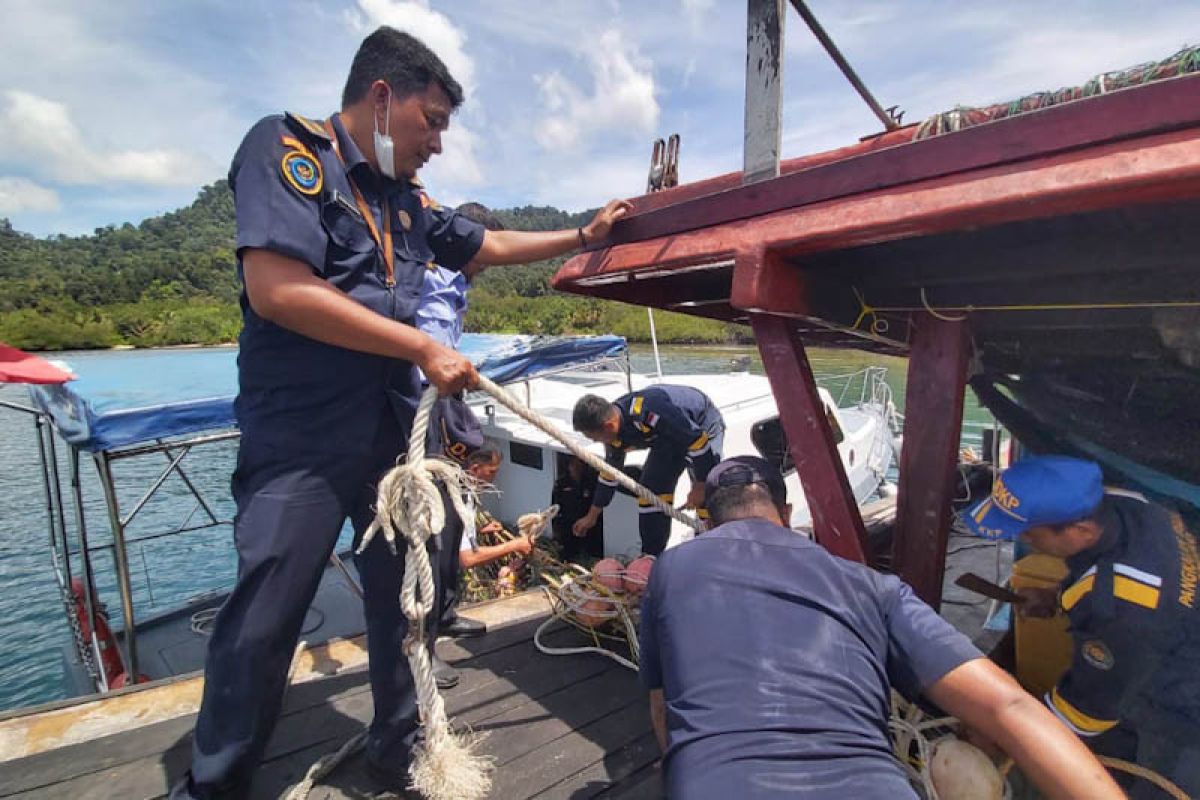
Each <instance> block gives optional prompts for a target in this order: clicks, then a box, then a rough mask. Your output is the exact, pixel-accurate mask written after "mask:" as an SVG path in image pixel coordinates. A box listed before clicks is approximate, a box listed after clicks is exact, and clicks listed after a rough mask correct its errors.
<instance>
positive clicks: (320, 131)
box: [283, 111, 329, 142]
mask: <svg viewBox="0 0 1200 800" xmlns="http://www.w3.org/2000/svg"><path fill="white" fill-rule="evenodd" d="M283 116H284V119H286V120H287V121H288V124H289V125H290V126H291V127H292V128H293V129H294V130H298V132H303V133H306V134H308V135H310V136H315V137H316V138H318V139H321V140H323V141H326V142H328V141H329V134H328V133H326V132H325V127H324V126H323V125H322V124H321V123H320V122H317V121H316V120H311V119H309V118H308V117H302V116H300V115H299V114H294V113H292V112H291V111H287V112H284V115H283Z"/></svg>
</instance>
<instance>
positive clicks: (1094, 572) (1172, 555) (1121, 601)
mask: <svg viewBox="0 0 1200 800" xmlns="http://www.w3.org/2000/svg"><path fill="white" fill-rule="evenodd" d="M965 521H966V523H967V525H968V527H969V528H970V529H971V530H972V532H973V533H975V534H977V535H979V536H984V537H987V538H991V539H1014V538H1017V537H1018V536H1023V537H1024V538H1025V540H1027V541H1028V542H1029V544H1030V545H1031V546H1032V547H1033V548H1034V549H1035V550H1038V551H1040V552H1043V553H1048V554H1050V555H1053V556H1058V557H1059V558H1063V559H1066V563H1067V567H1068V574H1067V577H1066V578H1065V579H1064V581H1063V582H1062V584H1061V587H1060V590H1050V591H1048V592H1047V591H1046V590H1030V589H1025V590H1022V594H1026V595H1027V600H1026V602H1025V603H1024V604H1023V606H1022V613H1026V614H1029V615H1031V616H1040V615H1044V614H1045V615H1048V614H1052V613H1053V612H1054V611H1055V609H1056V607H1057V608H1061V609H1062V610H1063V611H1064V612H1065V613H1066V614H1067V617H1068V618H1069V619H1070V622H1071V638H1072V641H1073V649H1074V652H1073V654H1072V659H1071V666H1070V668H1069V669H1068V670H1067V672H1066V674H1064V675H1063V676H1062V678H1061V679H1060V680H1059V682H1058V685H1057V686H1055V687H1054V688H1053V689H1052V690H1051V691H1050V692H1048V693H1047V694H1046V697H1045V701H1046V704H1047V705H1048V706H1049V707H1050V709H1051V710H1052V711H1053V712H1054V713H1055V714H1057V715H1058V716H1059V718H1060V719H1061V720H1062V721H1063V722H1064V723H1066V724H1067V725H1068V726H1069V727H1070V728H1071V729H1072V730H1074V731H1075V733H1077V734H1078V735H1079V736H1081V737H1082V738H1083V739H1084V741H1085V742H1087V743H1089V744H1090V745H1092V747H1093V749H1094V750H1096V752H1099V753H1102V754H1104V755H1114V756H1117V757H1120V758H1125V759H1127V760H1133V761H1136V762H1137V763H1138V764H1140V765H1142V766H1144V767H1148V768H1150V769H1152V770H1154V771H1155V772H1158V773H1160V774H1161V775H1163V777H1165V778H1167V779H1168V780H1170V781H1172V782H1174V783H1175V784H1177V785H1178V786H1179V787H1180V788H1182V789H1183V790H1184V791H1185V792H1186V793H1187V794H1188V796H1189V797H1200V668H1198V667H1197V665H1200V611H1197V608H1196V606H1197V596H1196V592H1197V580H1200V555H1198V548H1197V543H1196V537H1195V536H1194V535H1193V534H1192V533H1191V532H1190V531H1189V530H1188V529H1187V528H1186V527H1185V526H1184V523H1183V520H1182V519H1181V518H1180V517H1179V516H1178V515H1177V514H1171V513H1169V512H1168V511H1167V510H1166V509H1164V508H1162V507H1160V506H1158V505H1155V504H1153V503H1150V502H1148V501H1147V500H1146V498H1145V497H1143V496H1141V495H1140V494H1137V493H1135V492H1129V491H1125V490H1121V489H1113V488H1107V489H1106V488H1105V486H1104V484H1103V477H1102V473H1101V471H1100V467H1099V466H1097V465H1096V464H1095V463H1093V462H1091V461H1084V460H1081V459H1076V458H1068V457H1065V456H1040V457H1036V458H1029V459H1025V460H1023V461H1018V462H1017V463H1016V464H1014V465H1013V466H1012V467H1009V468H1008V469H1007V470H1005V471H1004V472H1003V473H1001V475H1000V477H999V478H998V480H997V481H996V484H995V488H994V489H993V490H992V493H991V495H990V496H989V497H988V498H987V499H986V500H984V501H983V502H982V503H980V504H979V505H978V506H976V507H975V508H974V509H972V511H971V512H970V514H968V515H967V516H966V517H965ZM1139 792H1146V793H1147V794H1146V795H1145V796H1147V797H1160V796H1161V795H1160V794H1158V790H1157V789H1154V788H1153V787H1151V786H1150V784H1149V783H1146V782H1144V781H1138V782H1137V784H1136V785H1135V789H1134V796H1135V797H1138V796H1140V795H1139V794H1138V793H1139Z"/></svg>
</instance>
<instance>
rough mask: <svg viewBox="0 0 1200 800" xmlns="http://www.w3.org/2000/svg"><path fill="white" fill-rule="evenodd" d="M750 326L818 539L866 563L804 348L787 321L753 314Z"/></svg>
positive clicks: (861, 533) (854, 509) (857, 519)
mask: <svg viewBox="0 0 1200 800" xmlns="http://www.w3.org/2000/svg"><path fill="white" fill-rule="evenodd" d="M750 322H751V326H752V327H753V329H754V337H755V339H756V340H757V342H758V351H759V353H761V354H762V360H763V366H764V367H765V368H766V371H767V377H768V378H769V379H770V383H771V392H772V393H773V394H774V395H775V399H776V402H777V405H778V406H779V419H780V421H781V422H782V423H783V430H784V432H785V433H786V434H787V439H788V448H789V450H790V451H791V454H792V459H793V460H794V461H795V463H796V472H797V473H798V474H799V475H800V482H801V484H802V485H803V486H804V496H805V497H806V498H807V499H808V506H809V509H810V510H811V511H812V520H813V532H814V535H815V538H816V541H817V542H818V543H819V544H821V545H823V546H824V547H825V548H826V549H827V550H829V551H830V552H831V553H833V554H834V555H838V556H841V557H842V558H848V559H851V560H853V561H858V562H865V560H866V556H865V554H866V553H867V533H866V530H865V529H864V528H863V521H862V517H861V516H860V515H859V512H858V504H857V503H856V502H855V501H854V494H853V493H852V492H851V491H850V482H849V480H847V478H846V470H845V468H844V467H843V466H842V460H841V458H840V457H839V455H838V450H837V445H836V444H835V443H834V441H833V432H832V431H831V430H830V428H829V422H828V421H827V420H826V418H825V411H824V406H823V405H822V403H821V397H820V395H819V394H818V393H817V384H816V381H815V380H814V379H813V372H812V366H811V365H810V364H809V363H808V355H807V354H806V353H805V351H804V344H803V343H802V342H801V341H800V340H799V337H797V336H796V335H795V334H794V332H793V331H792V329H791V326H790V323H789V322H788V321H787V320H786V319H784V318H782V317H775V316H771V315H769V314H751V316H750Z"/></svg>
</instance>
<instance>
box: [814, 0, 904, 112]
mask: <svg viewBox="0 0 1200 800" xmlns="http://www.w3.org/2000/svg"><path fill="white" fill-rule="evenodd" d="M792 8H794V9H796V13H797V14H799V15H800V18H801V19H803V20H804V23H805V24H806V25H808V29H809V30H810V31H812V34H813V36H815V37H817V41H818V42H820V43H821V46H822V47H824V48H825V52H826V53H828V54H829V57H830V58H832V59H833V63H835V64H837V66H838V69H840V70H841V71H842V74H843V75H845V76H846V80H848V81H850V85H851V86H853V87H854V91H856V92H858V96H859V97H861V98H862V99H863V100H864V101H865V102H866V104H867V106H869V107H870V109H871V111H872V112H873V113H874V114H875V116H876V117H879V121H880V122H882V123H883V127H885V128H887V129H888V130H889V131H894V130H896V129H897V128H899V127H900V123H899V122H897V121H896V120H895V119H894V118H893V117H892V116H891V115H890V114H888V112H887V111H885V110H884V108H883V106H881V105H879V101H878V100H876V99H875V95H873V94H871V90H870V89H868V88H867V85H866V84H865V83H863V82H862V79H861V78H859V77H858V73H856V72H855V71H854V67H852V66H850V62H849V61H847V60H846V58H845V56H843V55H842V51H841V50H839V49H838V46H837V45H836V44H834V42H833V39H831V38H829V34H828V33H826V32H825V29H824V28H823V27H821V23H820V22H819V21H818V20H817V17H816V15H814V14H813V13H812V12H811V11H809V10H808V6H806V5H805V4H804V0H792Z"/></svg>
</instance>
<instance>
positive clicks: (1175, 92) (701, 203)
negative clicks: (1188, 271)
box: [608, 75, 1200, 245]
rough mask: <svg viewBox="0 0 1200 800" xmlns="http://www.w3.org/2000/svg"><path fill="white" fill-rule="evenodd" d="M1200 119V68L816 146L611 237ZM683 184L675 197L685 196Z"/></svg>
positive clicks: (682, 226) (741, 214)
mask: <svg viewBox="0 0 1200 800" xmlns="http://www.w3.org/2000/svg"><path fill="white" fill-rule="evenodd" d="M1197 125H1200V75H1189V76H1185V77H1180V78H1174V79H1171V80H1164V81H1159V82H1156V83H1150V84H1145V85H1142V86H1138V87H1135V88H1131V89H1123V90H1121V91H1116V92H1112V93H1110V94H1104V95H1099V96H1096V97H1090V98H1087V99H1084V100H1078V101H1075V102H1071V103H1064V104H1062V105H1058V106H1051V107H1050V108H1045V109H1042V110H1040V111H1035V112H1031V113H1028V114H1022V115H1019V116H1016V117H1010V118H1008V119H1003V120H998V121H996V122H991V123H988V124H985V125H978V126H976V127H973V128H967V129H965V130H961V131H957V132H955V133H949V134H944V135H941V136H935V137H932V138H929V139H922V140H920V141H911V142H909V143H907V144H900V142H903V141H904V140H905V139H906V138H908V139H911V136H912V133H911V132H910V131H909V130H908V129H902V130H901V131H896V132H894V133H892V134H889V135H888V137H885V138H887V139H888V140H889V141H894V142H896V143H897V144H896V146H894V147H890V148H888V147H882V148H879V149H874V150H871V151H870V152H865V153H862V154H860V155H851V156H850V157H845V156H843V157H841V158H840V159H836V157H835V160H833V161H829V162H825V163H820V162H823V161H824V159H823V158H821V156H823V155H825V154H818V156H817V157H816V158H815V159H814V160H815V161H817V162H819V163H818V165H817V166H811V167H809V168H808V169H799V170H797V171H794V172H791V173H790V174H781V175H780V176H779V177H778V178H773V179H771V180H767V181H761V182H758V183H752V184H748V185H745V186H737V187H730V188H726V189H724V190H722V191H717V192H714V193H711V194H704V195H702V196H700V197H692V198H691V199H688V200H686V201H684V202H678V203H674V204H672V205H667V206H663V207H657V208H651V207H650V206H651V205H657V203H659V202H663V201H662V200H645V199H643V200H642V201H639V203H636V204H635V209H634V211H635V213H634V214H632V215H630V216H628V217H626V218H625V219H624V220H621V221H620V222H618V223H617V224H616V226H615V227H614V228H613V231H612V234H611V236H610V238H609V240H608V244H609V245H616V244H625V243H629V242H637V241H645V240H647V239H656V238H660V237H663V236H668V235H671V234H676V233H682V232H684V231H689V230H694V229H697V228H703V227H707V226H710V225H717V224H720V223H723V222H728V221H730V220H731V219H745V218H749V217H757V216H762V215H763V214H770V213H772V212H775V211H780V210H782V209H787V208H794V207H796V206H802V205H809V204H812V203H819V202H822V201H826V200H831V199H834V198H838V197H846V196H850V195H856V194H862V193H863V192H870V191H874V190H877V189H883V188H887V187H891V186H898V185H902V184H906V183H913V182H916V181H922V180H929V179H932V178H938V177H942V176H946V175H953V174H956V173H960V172H965V171H969V170H977V169H983V168H987V167H992V166H996V165H1000V164H1006V163H1011V162H1013V161H1018V160H1028V159H1031V158H1038V157H1042V156H1045V155H1049V154H1055V153H1064V152H1068V151H1072V150H1078V149H1080V148H1088V147H1095V146H1099V145H1102V144H1105V143H1108V142H1112V141H1116V140H1120V139H1126V138H1130V137H1137V136H1148V135H1152V134H1155V133H1161V132H1165V131H1172V130H1178V129H1180V128H1185V127H1195V126H1197ZM853 149H854V148H851V150H852V151H853ZM860 149H862V150H865V149H867V148H866V147H863V146H860ZM835 152H837V151H835ZM826 157H828V156H826ZM729 181H730V176H722V177H721V178H719V179H714V181H713V182H712V184H710V185H725V184H726V183H728V182H729ZM683 188H684V187H680V190H682V189H683ZM680 190H677V191H676V193H675V195H674V197H676V198H678V197H682V196H686V193H685V192H684V191H680ZM643 209H646V210H643Z"/></svg>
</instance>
